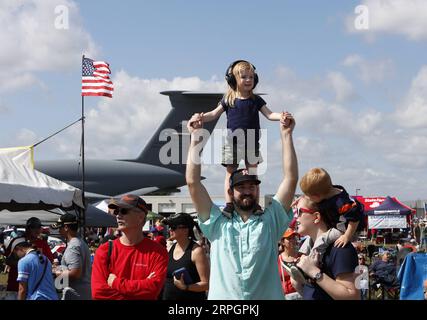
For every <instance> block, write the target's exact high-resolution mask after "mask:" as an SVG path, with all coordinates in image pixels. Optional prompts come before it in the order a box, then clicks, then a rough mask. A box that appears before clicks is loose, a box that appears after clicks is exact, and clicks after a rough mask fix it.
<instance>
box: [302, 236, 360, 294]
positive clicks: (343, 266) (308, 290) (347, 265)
mask: <svg viewBox="0 0 427 320" xmlns="http://www.w3.org/2000/svg"><path fill="white" fill-rule="evenodd" d="M322 262H323V266H322V272H324V273H325V274H327V275H328V276H329V277H331V278H332V279H334V280H335V279H336V278H337V276H339V275H340V274H344V273H352V272H354V271H355V270H356V267H357V265H358V261H357V251H356V249H355V248H354V247H353V245H352V244H351V243H347V244H346V245H345V246H344V247H342V248H337V247H334V245H333V244H332V245H330V246H329V247H328V249H326V252H325V255H324V256H323V260H322ZM303 299H304V300H333V299H332V297H331V296H330V295H329V294H327V293H326V291H324V290H323V289H322V288H321V287H320V286H319V285H318V284H310V283H307V284H305V285H304V292H303Z"/></svg>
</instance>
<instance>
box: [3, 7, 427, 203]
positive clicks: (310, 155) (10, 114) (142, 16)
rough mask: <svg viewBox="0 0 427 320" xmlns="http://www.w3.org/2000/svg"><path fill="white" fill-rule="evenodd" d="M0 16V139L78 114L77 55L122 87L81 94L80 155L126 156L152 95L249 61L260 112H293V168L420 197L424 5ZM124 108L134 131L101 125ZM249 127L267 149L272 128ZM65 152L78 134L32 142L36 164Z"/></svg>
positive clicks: (73, 151) (146, 118) (150, 122)
mask: <svg viewBox="0 0 427 320" xmlns="http://www.w3.org/2000/svg"><path fill="white" fill-rule="evenodd" d="M58 4H62V5H65V6H66V7H67V8H69V29H67V30H56V29H55V28H53V27H52V26H53V21H54V20H55V18H56V16H57V15H55V13H54V8H55V6H57V5H58ZM357 5H365V6H366V8H368V9H369V19H370V26H369V29H368V30H364V31H358V32H355V31H354V30H352V28H351V25H352V22H353V20H354V19H355V18H356V16H357V14H355V13H354V9H355V7H356V6H357ZM0 12H1V13H3V14H4V15H5V16H6V17H7V18H6V19H4V21H3V22H0V26H2V28H0V29H1V30H2V31H0V39H3V40H4V41H3V43H8V47H7V48H5V49H4V50H5V53H3V54H2V55H0V67H2V70H3V71H2V72H0V88H2V89H1V90H0V114H1V115H2V117H1V119H2V120H1V126H2V133H3V134H2V136H1V138H0V142H1V145H2V146H3V147H10V146H14V145H22V144H31V143H34V142H36V141H38V140H40V139H42V138H43V137H45V136H47V135H49V134H50V133H52V132H54V131H56V130H58V129H60V128H61V127H63V126H65V125H66V124H68V123H70V122H72V121H74V120H75V119H77V118H78V117H79V116H80V103H81V97H80V77H81V74H80V64H81V54H82V53H83V52H85V53H92V55H93V56H91V58H94V59H97V60H106V61H108V62H109V63H110V66H111V68H112V71H113V74H112V78H113V81H115V83H118V84H120V83H122V84H123V86H126V90H120V86H119V87H117V86H116V92H115V97H114V98H113V99H112V100H111V101H108V99H105V98H87V99H86V112H87V115H88V138H87V139H88V142H87V151H88V154H89V156H91V157H104V158H124V157H132V156H136V155H137V154H138V153H139V152H140V150H141V149H142V147H143V144H144V139H141V136H144V137H145V136H148V137H149V135H150V132H151V131H152V130H153V129H155V126H156V125H157V124H158V123H159V122H160V121H161V120H162V119H163V118H164V116H165V115H166V114H167V112H168V110H169V104H168V101H167V99H166V98H165V97H161V96H160V95H158V94H156V90H157V92H158V91H161V90H164V89H168V88H171V87H173V88H175V89H176V87H177V86H179V85H181V86H182V88H181V89H183V90H185V89H191V90H193V89H195V90H197V89H212V90H214V89H217V88H223V87H224V82H223V75H224V71H225V69H226V67H227V66H228V64H229V63H230V62H231V61H233V60H235V59H239V58H243V59H247V60H250V61H251V62H252V63H253V64H254V65H255V66H256V67H257V71H258V74H259V76H260V85H259V91H262V92H265V93H267V94H268V95H267V96H266V98H265V99H266V101H267V103H268V105H269V106H270V108H271V109H273V110H275V111H281V109H282V108H286V109H288V110H289V111H291V112H293V113H294V114H295V115H296V117H297V123H298V126H297V131H296V132H295V135H296V147H297V151H298V153H299V154H298V156H299V160H300V175H302V174H303V173H304V171H306V170H307V169H308V168H309V167H311V166H324V167H326V168H327V169H328V170H329V171H331V175H332V177H333V178H334V177H336V178H335V179H334V180H337V181H336V182H337V183H340V184H343V185H345V186H347V188H348V189H349V190H354V189H355V188H360V189H361V193H362V194H366V195H387V194H390V195H396V196H400V197H402V198H403V200H406V199H408V200H410V199H416V198H427V197H426V194H425V188H424V190H423V187H422V184H423V183H424V181H425V179H426V178H427V175H426V173H425V170H424V168H425V165H427V160H424V159H426V158H427V151H426V149H427V146H426V143H425V142H424V141H425V140H427V139H425V138H426V122H427V115H426V113H427V109H426V108H427V107H425V102H427V97H426V93H424V92H425V90H424V89H425V88H427V83H426V81H427V76H426V74H427V69H423V67H424V66H426V62H425V54H423V52H426V49H427V31H423V30H427V25H426V24H425V22H423V21H427V19H426V18H427V7H426V3H425V2H424V1H420V0H410V1H403V0H390V1H380V2H378V1H374V0H361V1H338V0H336V1H318V2H313V1H308V0H306V1H263V2H259V1H233V2H230V1H215V2H207V1H176V0H175V1H167V2H166V1H136V0H135V1H113V0H108V1H98V0H92V1H77V0H46V1H43V3H39V2H37V1H34V0H21V1H12V0H7V1H4V2H3V3H2V4H1V5H0ZM30 22H31V23H32V24H31V23H30ZM2 23H4V24H5V25H1V24H2ZM349 26H350V27H349ZM33 32H34V34H32V33H33ZM5 39H6V40H8V41H6V40H5ZM6 78H7V79H8V80H6ZM11 80H13V81H11ZM7 81H9V82H12V83H13V84H14V85H13V86H12V87H11V88H8V87H7V86H6V84H7ZM184 86H187V87H184ZM130 105H132V106H130ZM128 108H130V109H128ZM128 110H133V111H134V112H136V113H137V115H136V116H137V117H138V119H139V118H140V119H141V122H142V123H143V124H144V125H142V126H140V127H139V126H137V125H136V126H135V127H131V128H134V132H128V131H127V130H126V129H127V128H128V127H127V126H126V124H125V123H124V122H123V123H121V122H120V121H121V120H120V121H118V122H117V123H111V124H110V123H108V122H107V123H106V121H108V120H110V119H115V118H116V117H115V116H116V115H120V114H124V113H126V112H127V111H128ZM154 110H155V111H157V112H158V114H156V115H154V113H153V112H154ZM424 111H426V112H424ZM162 112H163V113H162ZM123 121H124V120H123ZM262 123H263V126H264V127H265V128H267V129H268V130H269V135H270V133H271V137H269V144H270V143H271V145H272V146H275V147H277V148H278V147H279V146H277V145H275V140H276V139H275V138H277V130H276V129H277V128H276V127H275V126H274V124H272V123H268V122H267V121H265V120H263V122H262ZM365 124H366V127H365ZM107 127H108V128H107ZM110 127H111V128H110ZM108 134H111V136H108ZM107 137H108V138H107ZM148 137H147V139H148ZM270 139H271V140H270ZM111 143H116V144H118V145H120V148H116V149H119V150H120V152H121V153H122V154H120V153H118V151H117V152H116V153H114V152H112V151H109V150H108V145H109V144H111ZM298 143H299V145H298ZM135 144H136V145H141V148H137V149H135V147H133V146H134V145H135ZM272 150H273V148H272ZM77 156H78V128H75V129H73V130H70V131H69V132H66V133H64V134H63V136H61V137H58V138H57V139H56V140H53V141H50V142H48V143H46V145H43V146H41V147H40V148H38V150H36V159H55V158H64V157H65V158H72V157H77ZM269 159H270V160H271V163H272V164H271V170H269V171H270V172H275V170H280V166H279V165H278V160H279V159H278V158H277V152H276V153H274V152H273V151H272V154H271V156H269ZM206 170H207V174H209V173H212V177H211V180H210V181H209V188H210V190H213V191H212V192H216V190H222V189H221V187H220V186H221V184H222V179H223V177H222V172H220V174H218V173H216V174H215V172H217V171H218V170H215V168H214V167H213V168H206ZM264 178H265V179H266V180H268V181H271V182H270V183H266V184H265V187H264V190H263V191H265V192H274V189H275V187H277V183H278V181H277V180H275V178H272V179H270V178H269V176H268V173H267V176H266V177H264ZM218 188H219V189H218ZM216 193H220V192H216Z"/></svg>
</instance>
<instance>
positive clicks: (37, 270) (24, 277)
mask: <svg viewBox="0 0 427 320" xmlns="http://www.w3.org/2000/svg"><path fill="white" fill-rule="evenodd" d="M43 259H44V261H45V263H47V266H46V272H45V274H44V276H43V280H42V281H41V282H40V285H39V287H38V288H37V290H36V291H35V292H33V291H34V288H35V286H36V285H37V283H38V282H39V280H40V279H41V277H42V274H43V270H44V268H45V265H44V264H41V263H40V260H39V256H38V254H37V252H36V251H30V252H29V253H27V255H26V256H25V257H23V258H21V259H19V261H18V278H17V281H18V282H26V283H27V300H58V294H57V293H56V289H55V285H54V283H53V276H52V264H51V263H50V261H49V259H47V258H46V257H45V256H43Z"/></svg>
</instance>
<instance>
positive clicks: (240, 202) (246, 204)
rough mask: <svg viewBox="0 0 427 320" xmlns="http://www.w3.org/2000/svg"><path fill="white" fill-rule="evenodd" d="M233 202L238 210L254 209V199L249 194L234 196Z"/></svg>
mask: <svg viewBox="0 0 427 320" xmlns="http://www.w3.org/2000/svg"><path fill="white" fill-rule="evenodd" d="M244 200H246V201H244ZM234 203H235V204H236V206H237V207H238V208H239V209H240V210H243V211H251V210H253V209H255V206H256V204H257V203H256V199H255V198H254V197H253V196H251V195H245V196H241V197H240V198H235V199H234Z"/></svg>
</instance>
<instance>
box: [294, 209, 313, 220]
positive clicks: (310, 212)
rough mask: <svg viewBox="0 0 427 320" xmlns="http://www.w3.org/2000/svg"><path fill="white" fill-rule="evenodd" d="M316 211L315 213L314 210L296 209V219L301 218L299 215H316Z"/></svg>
mask: <svg viewBox="0 0 427 320" xmlns="http://www.w3.org/2000/svg"><path fill="white" fill-rule="evenodd" d="M316 212H317V211H315V210H311V209H307V208H303V207H300V208H297V217H298V218H299V217H301V215H302V214H303V213H308V214H314V213H316Z"/></svg>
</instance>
